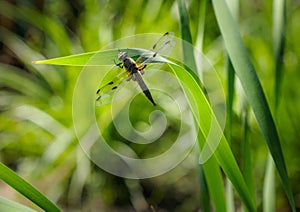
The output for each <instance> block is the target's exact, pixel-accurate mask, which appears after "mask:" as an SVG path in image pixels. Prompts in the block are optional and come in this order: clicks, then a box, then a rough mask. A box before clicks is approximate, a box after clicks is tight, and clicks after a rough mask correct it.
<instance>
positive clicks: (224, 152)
mask: <svg viewBox="0 0 300 212" xmlns="http://www.w3.org/2000/svg"><path fill="white" fill-rule="evenodd" d="M170 67H171V69H172V70H173V71H174V73H175V74H176V76H177V77H178V78H179V79H180V80H181V81H182V82H183V83H184V85H186V86H188V87H189V91H190V92H191V93H189V92H186V96H187V98H188V99H189V101H190V102H193V101H196V105H194V104H190V106H191V109H192V111H193V113H194V117H195V119H196V121H197V124H198V126H199V128H200V131H201V133H202V137H204V138H207V135H208V133H209V130H210V122H206V121H205V120H212V121H213V120H215V117H214V115H213V113H212V109H211V108H210V106H209V103H208V102H207V100H206V97H205V95H204V93H203V92H202V90H201V88H200V87H199V85H197V83H196V81H195V80H194V78H193V77H192V76H191V75H190V74H189V73H188V72H187V71H186V70H185V69H183V68H182V67H180V66H177V65H175V64H170ZM183 89H184V90H185V87H184V86H183ZM208 116H210V117H208ZM200 117H201V121H200ZM215 121H216V120H215ZM215 123H217V122H215ZM219 130H221V129H219ZM198 141H200V142H204V141H203V139H200V140H198ZM202 145H204V144H203V143H200V144H199V146H200V147H201V146H202ZM214 156H215V159H216V160H217V162H218V163H219V164H220V166H221V167H222V169H223V171H224V172H225V174H226V176H227V177H228V178H229V179H230V181H231V182H232V184H233V185H234V187H235V189H236V191H237V192H238V193H239V196H240V198H241V199H242V201H243V202H244V204H245V205H246V206H247V209H248V210H249V211H254V210H255V206H254V201H253V199H252V197H251V196H250V195H249V191H248V188H247V186H246V183H245V181H244V179H243V177H242V174H241V172H240V170H239V167H238V165H237V162H236V161H235V158H234V156H233V153H232V151H231V149H230V148H229V145H228V143H227V141H226V138H225V137H224V135H223V136H222V138H221V141H220V143H219V146H218V148H217V149H216V151H215V154H214ZM213 158H214V157H212V158H211V159H213ZM204 171H205V174H206V173H207V172H209V171H210V170H206V163H205V164H204ZM214 171H215V170H214ZM216 173H217V172H209V173H208V175H206V177H207V179H208V178H209V177H214V175H215V174H216ZM216 180H217V179H216ZM218 182H219V181H215V182H214V183H218ZM221 184H222V187H223V182H222V183H221ZM208 188H209V189H210V188H215V187H214V185H210V184H209V181H208ZM218 191H219V190H218ZM218 191H216V190H212V191H211V190H210V193H211V194H212V192H218ZM222 192H223V194H224V190H223V188H222ZM216 195H221V193H217V194H216ZM212 199H213V197H212ZM216 199H218V202H214V205H215V206H220V205H222V207H223V208H222V210H224V208H226V203H225V199H224V198H223V195H222V197H217V196H216ZM213 200H214V199H213ZM216 210H217V209H216Z"/></svg>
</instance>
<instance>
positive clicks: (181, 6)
mask: <svg viewBox="0 0 300 212" xmlns="http://www.w3.org/2000/svg"><path fill="white" fill-rule="evenodd" d="M177 3H178V10H179V16H180V32H181V38H182V40H183V41H187V42H188V43H191V44H192V43H193V42H192V35H191V31H190V26H189V17H188V12H187V9H186V6H185V1H184V0H178V1H177ZM182 49H183V61H184V64H185V65H186V66H188V67H190V68H191V69H192V70H197V68H196V62H195V57H194V50H193V48H192V46H191V45H187V43H185V42H182Z"/></svg>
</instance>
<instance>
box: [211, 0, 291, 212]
mask: <svg viewBox="0 0 300 212" xmlns="http://www.w3.org/2000/svg"><path fill="white" fill-rule="evenodd" d="M213 6H214V9H215V13H216V17H217V20H218V24H219V27H220V29H221V33H222V35H223V39H224V43H225V47H226V49H227V52H228V54H229V56H230V58H231V61H232V64H233V67H234V69H235V71H236V74H237V76H238V77H239V79H240V81H241V84H242V86H243V89H244V92H245V94H246V97H247V100H248V102H249V104H250V105H251V107H252V109H253V112H254V114H255V117H256V119H257V122H258V125H259V127H260V129H261V131H262V133H263V135H264V137H265V140H266V143H267V145H268V148H269V150H270V152H271V154H272V157H273V159H274V162H275V164H276V167H277V170H278V172H279V175H280V178H281V180H282V183H283V186H284V189H285V192H286V194H287V197H288V199H289V202H290V205H291V207H292V208H293V210H294V211H295V203H294V199H293V195H292V190H291V187H290V183H289V178H288V175H287V170H286V165H285V161H284V157H283V153H282V149H281V145H280V140H279V136H278V133H277V129H276V127H275V123H274V120H273V118H272V115H271V112H270V109H269V106H268V103H267V100H266V97H265V95H264V92H263V89H262V86H261V84H260V82H259V79H258V77H257V75H256V72H255V69H254V67H253V64H252V63H251V60H250V58H249V55H248V52H247V50H246V48H245V45H244V43H243V40H242V38H241V36H240V34H239V31H238V26H237V23H236V22H235V21H234V19H233V18H232V16H231V14H230V12H229V9H228V7H227V5H226V3H225V1H224V0H213Z"/></svg>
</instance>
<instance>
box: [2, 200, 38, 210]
mask: <svg viewBox="0 0 300 212" xmlns="http://www.w3.org/2000/svg"><path fill="white" fill-rule="evenodd" d="M0 211H9V212H20V211H22V212H36V211H35V210H33V209H31V208H28V207H26V206H24V205H21V204H19V203H17V202H14V201H11V200H8V199H5V198H3V197H0Z"/></svg>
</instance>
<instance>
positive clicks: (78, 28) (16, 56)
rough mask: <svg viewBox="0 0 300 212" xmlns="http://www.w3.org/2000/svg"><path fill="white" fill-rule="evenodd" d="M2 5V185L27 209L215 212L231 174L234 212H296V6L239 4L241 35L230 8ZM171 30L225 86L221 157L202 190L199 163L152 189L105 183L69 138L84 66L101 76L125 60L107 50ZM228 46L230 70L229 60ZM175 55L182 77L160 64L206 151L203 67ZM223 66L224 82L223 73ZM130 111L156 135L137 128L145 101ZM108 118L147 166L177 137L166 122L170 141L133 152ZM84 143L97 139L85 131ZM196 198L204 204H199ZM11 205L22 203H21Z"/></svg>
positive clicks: (140, 183) (219, 0) (104, 123)
mask: <svg viewBox="0 0 300 212" xmlns="http://www.w3.org/2000/svg"><path fill="white" fill-rule="evenodd" d="M286 4H287V5H286ZM0 5H1V7H0V15H1V16H0V20H1V26H0V42H1V55H0V61H1V63H0V141H1V142H0V151H1V155H0V160H1V162H2V163H1V170H0V177H1V179H2V180H3V182H4V183H6V184H7V185H10V186H11V187H12V188H14V189H15V190H16V191H18V192H20V193H21V194H22V195H24V196H25V197H26V198H28V199H30V201H32V203H34V204H36V205H38V206H39V207H41V208H42V209H44V210H46V211H58V210H59V209H58V206H59V207H60V208H62V209H66V210H73V209H74V210H89V209H91V208H92V209H94V208H96V207H97V208H98V209H99V210H103V211H109V210H121V209H123V210H137V211H139V210H148V209H150V208H152V209H153V208H154V209H155V210H156V209H157V210H160V209H162V210H172V211H173V210H175V209H177V210H178V211H192V210H197V209H199V208H205V211H208V210H209V209H210V205H209V203H210V201H211V203H212V207H213V208H212V210H216V211H223V210H224V209H225V208H226V206H228V204H231V203H230V202H228V199H227V198H226V195H228V194H229V195H232V194H230V192H226V193H225V191H224V190H225V189H224V182H225V181H224V179H222V173H224V175H225V176H226V177H227V178H228V179H229V180H230V183H231V184H232V188H233V190H234V193H233V195H234V194H236V195H235V196H236V197H237V198H235V199H234V202H235V204H234V205H235V207H236V208H235V209H236V210H237V209H238V208H240V207H242V206H240V205H241V204H242V205H243V207H245V208H246V209H247V210H249V211H256V210H262V208H264V210H266V211H267V210H270V209H271V208H275V209H276V210H280V209H282V208H291V209H292V210H293V211H295V210H296V208H295V205H297V204H299V203H298V202H296V204H295V203H294V196H295V195H296V194H297V193H299V191H300V187H299V185H298V182H297V180H298V179H299V176H298V175H299V174H298V173H299V166H298V160H297V158H298V157H297V156H298V150H299V144H298V143H299V142H297V141H298V140H299V133H298V132H297V123H298V121H299V118H300V117H299V111H298V109H297V108H299V105H300V102H299V101H298V100H299V99H300V98H299V95H300V92H299V89H298V81H299V80H300V79H299V76H300V75H299V72H298V71H297V70H298V69H299V62H298V61H299V57H300V52H299V50H298V49H297V46H299V45H298V43H299V39H298V37H297V36H298V34H299V30H298V28H297V27H296V23H295V20H297V17H299V14H300V13H299V9H298V7H297V5H296V4H293V3H291V2H288V3H287V2H285V1H280V0H278V1H274V4H272V2H271V1H266V2H254V1H250V2H242V1H241V2H240V10H241V12H240V17H238V14H237V13H234V17H235V18H236V19H239V21H238V22H239V25H237V23H236V22H237V20H236V21H234V19H233V18H232V17H231V15H230V13H229V9H228V8H227V6H226V3H225V1H224V0H214V1H212V3H211V2H208V1H201V2H200V3H199V1H196V0H192V1H183V0H178V1H173V0H170V1H134V0H129V1H117V0H114V1H107V2H105V1H93V0H86V1H84V2H82V1H72V3H71V2H68V1H54V2H48V1H45V2H43V3H41V4H37V3H30V2H26V3H20V2H18V1H17V3H16V4H12V3H10V2H7V1H2V0H0ZM133 8H134V9H133ZM286 11H288V12H287V13H286ZM271 13H273V20H272V16H271ZM271 23H273V24H271ZM179 26H180V27H179ZM165 31H174V32H175V35H176V36H177V37H181V38H182V39H183V40H185V41H188V42H189V43H192V44H194V45H195V46H196V48H198V47H200V51H203V52H204V53H205V55H206V56H207V57H208V58H209V59H210V61H211V62H212V65H213V66H214V67H215V68H216V70H217V72H218V76H219V77H220V78H221V80H222V83H223V84H224V87H225V85H226V84H227V83H228V93H227V95H228V96H227V98H228V99H227V100H228V101H227V102H228V106H229V107H228V114H227V116H228V122H227V125H226V134H225V135H224V134H223V132H222V131H221V129H220V128H217V129H216V130H217V132H216V133H221V135H222V137H221V141H220V144H219V146H218V148H217V149H216V151H215V153H214V155H213V156H212V157H211V158H210V159H209V160H208V161H206V163H204V164H202V165H201V170H202V171H203V172H200V174H199V175H200V176H199V177H200V179H201V180H200V182H201V184H200V185H199V186H200V187H201V188H199V186H195V184H197V183H198V181H197V177H196V176H197V174H195V172H199V169H198V168H197V167H199V164H198V160H195V158H193V159H191V157H189V158H188V159H186V160H185V161H184V162H183V163H182V164H180V165H179V166H178V167H177V168H175V169H174V170H172V171H170V172H169V173H166V174H164V175H162V176H158V177H155V178H152V179H144V180H125V179H122V178H118V177H115V176H113V175H111V174H108V173H106V172H104V171H102V170H100V169H99V168H97V167H96V166H94V165H93V163H92V162H91V161H90V160H89V159H88V158H87V157H86V155H85V154H84V153H83V151H82V149H81V147H80V145H79V144H78V142H77V136H76V133H75V130H74V124H73V118H72V100H73V92H74V88H75V85H76V81H77V78H78V76H79V74H80V69H81V66H86V65H87V64H88V66H89V67H88V68H91V69H93V68H95V67H96V69H95V70H97V71H96V72H95V73H98V71H100V72H101V71H102V70H103V72H104V71H106V70H107V67H108V66H111V65H113V64H114V62H113V60H114V59H116V57H117V54H118V49H117V48H120V50H124V49H122V48H123V47H119V46H114V47H113V49H109V50H100V51H99V49H101V48H102V47H105V46H106V45H107V44H108V43H109V42H111V41H113V40H117V39H119V38H121V37H125V36H131V35H134V34H138V33H152V32H157V33H161V34H163V33H164V32H165ZM272 32H273V34H272ZM272 36H273V43H272V42H270V40H271V39H272ZM222 41H224V44H225V49H226V52H227V53H228V55H229V57H230V61H231V63H230V62H229V63H227V62H228V61H227V58H226V57H224V54H225V53H224V52H225V51H224V47H223V44H222ZM145 42H146V41H145ZM176 45H179V46H180V48H182V52H183V61H184V64H185V66H184V67H183V66H182V63H181V62H182V61H181V62H180V61H176V60H172V59H170V60H171V61H172V62H171V61H167V60H166V59H164V58H160V57H158V58H157V59H156V60H157V61H156V62H167V63H168V65H166V66H164V67H163V68H164V69H168V70H169V71H170V72H171V73H173V74H174V75H175V76H176V77H177V78H178V79H180V81H181V83H182V84H181V86H182V89H183V90H184V92H185V94H186V98H187V99H188V102H189V104H190V108H191V110H192V112H193V115H194V120H195V121H194V125H195V126H196V127H197V129H199V132H198V134H199V135H198V148H199V150H200V151H201V150H202V148H203V146H204V145H205V142H206V138H207V136H208V132H209V129H210V126H211V123H216V125H218V123H217V121H216V117H215V114H214V113H213V110H212V108H211V105H210V100H209V99H208V98H207V96H206V91H205V90H204V89H206V88H204V89H203V88H202V83H201V82H200V80H199V79H201V76H198V75H197V74H195V72H193V71H192V69H194V70H195V69H196V63H197V62H198V61H197V60H196V59H195V55H194V52H193V48H191V45H189V44H187V43H185V42H182V43H177V44H176ZM129 47H131V46H128V49H126V51H128V52H129V53H130V54H133V55H140V54H142V53H143V51H144V50H143V49H140V46H139V44H137V46H134V48H129ZM149 47H150V46H149ZM124 48H127V46H126V47H124ZM138 48H139V49H138ZM84 52H86V53H84ZM176 53H177V52H175V53H174V54H176ZM47 58H52V59H47ZM33 61H35V62H34V63H32V62H33ZM226 63H227V64H226ZM47 64H48V65H47ZM49 64H51V65H49ZM226 65H227V70H229V74H228V78H226V77H225V76H226V74H224V73H223V71H222V70H224V69H225V68H224V67H226ZM76 66H77V67H76ZM146 70H147V69H146ZM235 75H236V76H237V77H236V78H235ZM96 78H97V76H95V79H96ZM227 81H228V82H227ZM239 83H240V84H239ZM93 94H94V93H93ZM86 95H90V94H86ZM233 96H234V97H235V98H233ZM244 97H246V99H247V103H248V104H249V105H247V103H245V102H244V101H245V99H244ZM241 102H243V103H241ZM84 103H85V102H84V101H83V102H82V104H84ZM132 107H134V108H133V110H131V111H130V116H131V117H132V120H131V122H132V123H133V125H134V126H135V127H137V128H138V127H140V128H141V129H143V128H145V127H144V126H149V124H148V122H147V121H145V122H142V121H140V120H144V119H146V120H147V118H148V112H149V110H148V109H149V108H148V107H147V105H145V98H142V96H137V98H135V100H134V104H132ZM270 108H271V109H273V108H274V111H272V110H271V109H270ZM241 111H242V112H241ZM108 112H109V106H103V107H101V110H100V109H99V110H97V111H96V116H97V117H101V119H100V118H99V120H98V123H101V130H102V131H103V132H104V133H103V134H104V136H105V137H106V138H107V140H108V141H109V145H110V146H111V147H112V148H115V149H118V150H121V152H122V153H126V155H130V154H133V151H131V150H132V149H134V150H135V151H134V153H136V154H138V155H139V156H145V157H152V156H153V155H155V154H158V153H160V152H163V151H166V150H167V149H168V148H169V147H170V146H171V145H172V139H173V138H174V137H176V136H177V133H178V127H179V124H178V123H179V122H178V121H177V120H170V122H169V125H168V126H169V127H168V132H167V134H165V135H164V139H163V141H164V142H162V143H159V144H158V143H157V142H154V143H153V144H151V145H146V146H143V145H136V144H130V142H128V141H127V140H126V139H124V138H122V136H121V135H119V134H117V133H116V132H115V131H116V129H115V128H114V127H112V120H111V119H110V118H109V117H108ZM252 112H253V113H252ZM271 112H274V116H272V114H271ZM137 114H140V115H137ZM273 117H275V118H273ZM274 120H275V121H274ZM150 122H151V121H150ZM152 127H153V126H152ZM259 129H260V130H259ZM84 136H85V137H86V138H90V137H89V136H90V135H89V134H88V133H86V134H84ZM279 138H280V139H279ZM91 139H92V138H91ZM241 141H242V142H241ZM263 141H265V142H266V144H267V145H263ZM120 143H121V144H120ZM266 146H267V148H266ZM269 154H270V155H271V156H272V159H271V157H269V156H268V155H269ZM284 156H285V157H284ZM192 157H195V155H192ZM266 160H267V161H268V162H267V166H266V167H265V161H266ZM272 160H273V161H274V164H275V169H274V167H273V164H272ZM4 164H6V166H5V165H4ZM239 164H242V168H240V167H239ZM8 167H10V168H12V169H13V170H14V171H15V172H13V171H12V170H11V169H9V168H8ZM276 172H278V174H279V177H280V179H281V182H282V184H280V183H276V189H275V188H274V187H275V182H277V179H276V178H275V173H276ZM288 172H289V175H290V177H288ZM264 173H266V174H265V179H263V177H264ZM21 176H22V177H21ZM254 176H256V177H255V178H254ZM24 179H26V180H24ZM27 181H29V182H33V183H32V184H34V185H35V186H32V185H31V184H29V183H28V182H27ZM4 183H2V184H1V185H0V186H3V185H4ZM263 184H264V185H263ZM281 185H282V186H281ZM4 186H5V185H4ZM35 187H37V188H39V189H40V190H41V191H43V192H42V193H43V194H42V193H41V192H39V191H38V190H37V189H35ZM291 187H292V188H293V192H292V190H291ZM261 189H264V191H262V190H261ZM283 190H284V191H285V194H284V192H282V191H283ZM200 192H207V193H200ZM199 193H200V194H199ZM262 193H263V195H262ZM275 193H276V198H275ZM199 195H201V197H202V200H204V202H203V204H205V205H204V206H203V205H201V203H199V197H198V196H199ZM285 195H286V196H285ZM293 195H294V196H293ZM46 196H47V197H46ZM286 197H287V200H286ZM230 198H232V197H230ZM274 198H275V199H274ZM50 199H51V200H52V201H53V202H55V204H57V205H58V206H56V205H54V203H52V201H50ZM226 199H227V201H226ZM273 200H275V202H273ZM295 200H296V199H295ZM14 201H17V202H19V200H18V199H17V198H16V200H14ZM29 206H30V207H32V205H29ZM24 207H25V206H22V205H19V204H18V203H16V202H11V201H9V200H7V199H3V198H1V199H0V210H1V209H2V208H5V209H6V208H10V209H12V210H13V208H16V209H15V210H17V209H19V208H22V210H24V211H25V210H28V211H31V209H28V208H26V209H25V208H24ZM227 208H228V207H227ZM271 210H272V209H271Z"/></svg>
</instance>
